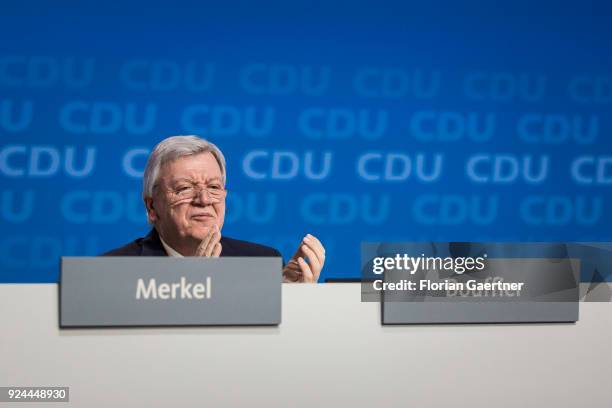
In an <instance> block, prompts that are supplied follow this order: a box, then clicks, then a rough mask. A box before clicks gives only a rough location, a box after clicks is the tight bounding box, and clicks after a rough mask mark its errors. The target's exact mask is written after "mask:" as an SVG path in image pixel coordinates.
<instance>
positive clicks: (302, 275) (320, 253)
mask: <svg viewBox="0 0 612 408" xmlns="http://www.w3.org/2000/svg"><path fill="white" fill-rule="evenodd" d="M324 264H325V248H324V247H323V244H321V241H319V240H318V239H317V238H316V237H315V236H313V235H310V234H307V235H306V236H305V237H304V239H302V242H301V243H300V246H299V248H298V249H297V251H295V254H294V255H293V257H292V258H291V259H290V260H289V262H288V263H287V265H285V269H283V282H304V283H306V282H308V283H316V282H317V281H318V280H319V275H320V274H321V270H322V269H323V265H324Z"/></svg>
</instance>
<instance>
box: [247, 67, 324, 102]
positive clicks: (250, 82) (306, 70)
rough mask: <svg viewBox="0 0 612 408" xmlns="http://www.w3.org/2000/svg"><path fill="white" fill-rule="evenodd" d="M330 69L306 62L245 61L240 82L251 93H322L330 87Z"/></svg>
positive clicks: (311, 94)
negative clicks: (298, 63) (287, 63)
mask: <svg viewBox="0 0 612 408" xmlns="http://www.w3.org/2000/svg"><path fill="white" fill-rule="evenodd" d="M330 79H331V69H330V68H329V67H311V66H308V65H305V66H299V65H279V64H262V63H255V64H248V65H246V66H245V67H244V68H242V69H241V70H240V85H241V86H242V89H244V91H245V92H246V93H250V94H254V95H295V94H301V95H308V96H321V95H323V94H325V93H326V92H327V90H328V89H329V83H330Z"/></svg>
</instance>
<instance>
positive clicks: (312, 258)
mask: <svg viewBox="0 0 612 408" xmlns="http://www.w3.org/2000/svg"><path fill="white" fill-rule="evenodd" d="M302 251H304V253H305V254H306V256H307V257H308V261H309V262H310V271H311V272H312V275H313V279H314V281H317V280H318V279H319V275H320V274H321V262H319V259H318V258H317V255H316V254H315V252H314V251H313V250H312V249H310V248H309V247H308V246H307V245H303V249H302Z"/></svg>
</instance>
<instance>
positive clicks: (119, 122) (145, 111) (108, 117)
mask: <svg viewBox="0 0 612 408" xmlns="http://www.w3.org/2000/svg"><path fill="white" fill-rule="evenodd" d="M156 118H157V105H155V104H152V103H148V104H146V105H145V106H139V105H136V104H135V103H125V104H119V103H113V102H92V103H89V102H83V101H75V102H69V103H67V104H65V105H64V106H62V108H61V110H60V114H59V122H60V125H61V126H62V129H63V130H64V131H65V132H67V133H74V134H83V133H94V134H95V133H97V134H113V133H117V132H126V133H130V134H134V135H142V134H145V133H149V132H151V131H152V130H153V128H154V126H155V122H156Z"/></svg>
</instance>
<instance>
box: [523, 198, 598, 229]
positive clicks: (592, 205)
mask: <svg viewBox="0 0 612 408" xmlns="http://www.w3.org/2000/svg"><path fill="white" fill-rule="evenodd" d="M602 208H603V200H602V198H601V197H585V196H576V197H570V196H557V195H553V196H545V195H529V196H527V197H525V198H524V199H523V200H522V202H521V205H520V215H521V218H522V219H523V221H524V222H525V223H526V224H528V225H536V226H538V225H551V226H560V225H571V224H575V225H581V226H590V225H595V224H596V223H597V222H598V221H599V220H600V219H601V216H602Z"/></svg>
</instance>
